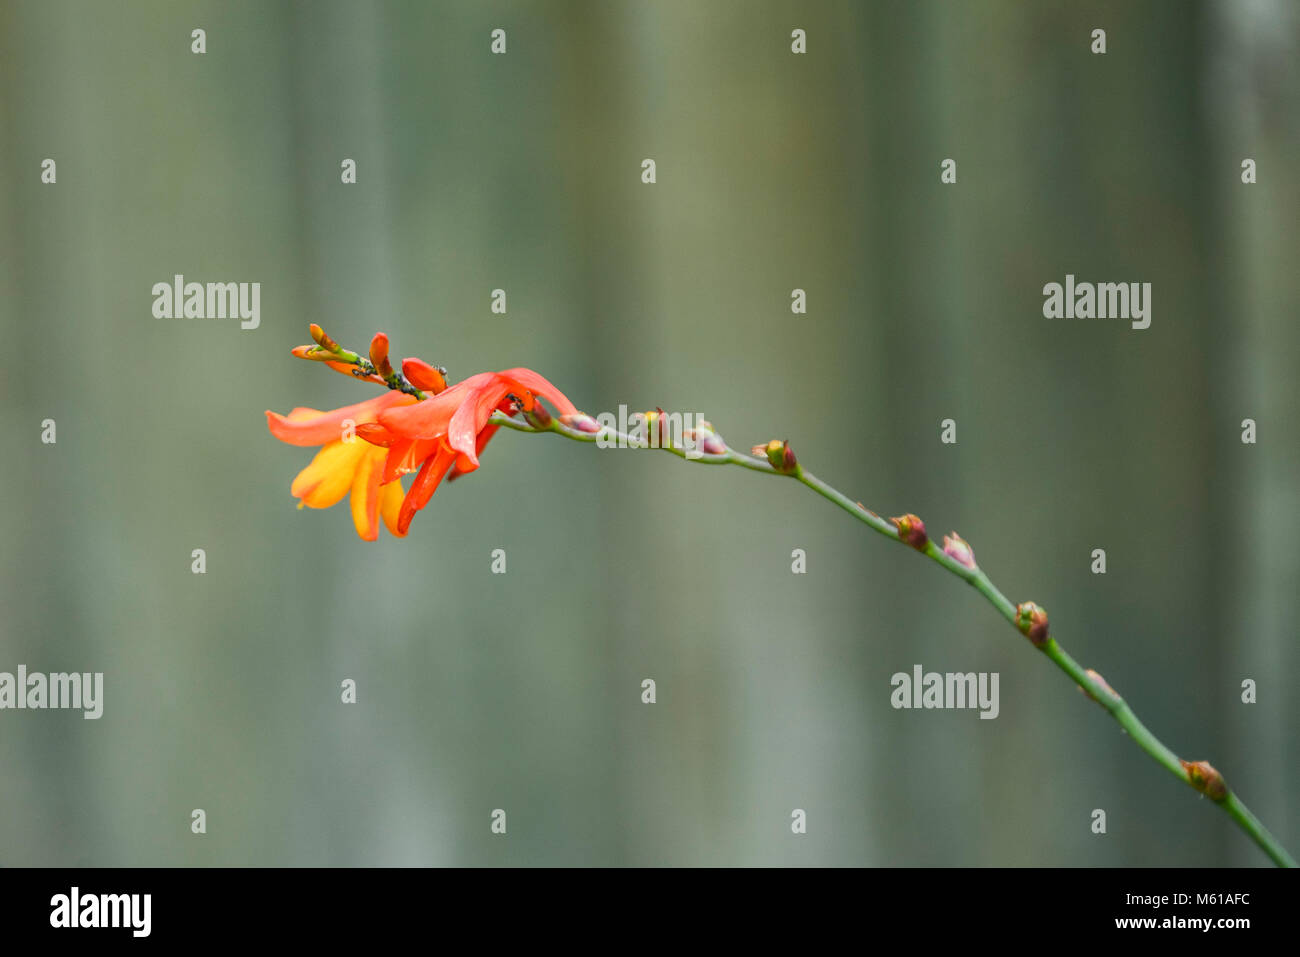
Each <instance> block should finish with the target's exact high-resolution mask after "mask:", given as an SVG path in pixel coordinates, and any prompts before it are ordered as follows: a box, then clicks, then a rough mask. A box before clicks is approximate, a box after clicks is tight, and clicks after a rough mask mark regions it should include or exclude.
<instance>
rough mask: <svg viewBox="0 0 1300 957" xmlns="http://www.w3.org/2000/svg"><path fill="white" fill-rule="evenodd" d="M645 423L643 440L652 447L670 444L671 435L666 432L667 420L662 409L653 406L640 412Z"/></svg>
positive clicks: (663, 447)
mask: <svg viewBox="0 0 1300 957" xmlns="http://www.w3.org/2000/svg"><path fill="white" fill-rule="evenodd" d="M641 421H642V422H644V423H645V441H646V443H647V444H648V445H649V446H650V448H652V449H666V448H669V447H671V446H672V436H670V435H669V434H668V422H667V420H665V418H664V410H663V409H659V408H655V409H652V410H651V411H649V412H642V413H641Z"/></svg>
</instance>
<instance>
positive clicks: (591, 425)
mask: <svg viewBox="0 0 1300 957" xmlns="http://www.w3.org/2000/svg"><path fill="white" fill-rule="evenodd" d="M560 423H561V424H562V425H564V426H566V427H567V428H570V429H573V430H574V431H575V432H585V433H586V434H587V435H595V434H596V433H597V432H599V431H600V423H599V422H597V421H596V420H595V419H593V418H592V417H591V416H589V415H588V414H587V413H586V412H574V413H572V414H571V415H562V416H560Z"/></svg>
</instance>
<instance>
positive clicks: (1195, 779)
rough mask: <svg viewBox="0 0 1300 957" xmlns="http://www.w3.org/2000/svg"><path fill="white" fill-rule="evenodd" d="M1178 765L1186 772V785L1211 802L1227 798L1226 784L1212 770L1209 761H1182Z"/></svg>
mask: <svg viewBox="0 0 1300 957" xmlns="http://www.w3.org/2000/svg"><path fill="white" fill-rule="evenodd" d="M1178 763H1179V764H1181V765H1182V766H1183V770H1184V771H1186V772H1187V783H1188V784H1190V785H1191V786H1192V787H1194V788H1196V790H1198V791H1200V792H1201V793H1202V794H1204V795H1205V796H1206V797H1207V798H1209V799H1210V800H1211V801H1222V800H1223V799H1224V798H1226V797H1227V796H1228V782H1227V781H1225V780H1223V775H1222V774H1220V773H1219V772H1218V771H1216V770H1215V769H1214V765H1212V764H1210V762H1209V761H1183V760H1182V759H1179V761H1178Z"/></svg>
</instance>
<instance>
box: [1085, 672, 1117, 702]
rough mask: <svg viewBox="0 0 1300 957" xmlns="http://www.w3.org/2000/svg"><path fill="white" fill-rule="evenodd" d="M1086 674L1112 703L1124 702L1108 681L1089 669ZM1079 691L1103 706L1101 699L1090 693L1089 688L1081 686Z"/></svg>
mask: <svg viewBox="0 0 1300 957" xmlns="http://www.w3.org/2000/svg"><path fill="white" fill-rule="evenodd" d="M1084 674H1086V675H1087V676H1088V677H1089V678H1091V679H1092V680H1093V683H1094V684H1095V685H1097V686H1098V687H1099V688H1100V689H1101V691H1102V694H1104V695H1106V696H1107V697H1109V698H1110V700H1111V701H1114V702H1116V703H1117V704H1118V703H1119V702H1120V701H1122V700H1123V699H1122V698H1121V697H1120V696H1119V692H1117V691H1116V690H1115V689H1114V688H1112V687H1111V686H1110V685H1109V684H1107V683H1106V679H1105V678H1103V677H1102V676H1101V675H1099V674H1097V672H1095V671H1093V670H1092V669H1091V668H1088V669H1087V670H1086V671H1085V672H1084ZM1079 690H1080V691H1082V692H1083V693H1084V694H1086V695H1087V696H1088V697H1089V698H1091V699H1092V700H1093V701H1096V702H1097V703H1098V704H1101V701H1100V699H1099V698H1098V697H1097V696H1096V695H1095V694H1093V693H1092V692H1091V691H1089V690H1088V689H1087V688H1085V687H1084V686H1083V685H1079Z"/></svg>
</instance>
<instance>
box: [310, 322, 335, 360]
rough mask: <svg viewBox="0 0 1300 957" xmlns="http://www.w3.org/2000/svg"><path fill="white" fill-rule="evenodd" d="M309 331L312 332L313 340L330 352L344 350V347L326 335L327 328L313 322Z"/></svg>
mask: <svg viewBox="0 0 1300 957" xmlns="http://www.w3.org/2000/svg"><path fill="white" fill-rule="evenodd" d="M307 331H308V332H310V333H311V338H312V341H313V342H315V343H316V344H317V345H318V346H320V347H321V348H322V349H328V350H329V351H330V352H333V353H335V354H337V353H339V352H342V351H343V347H342V346H340V345H339V344H338V343H337V342H335V341H334V340H333V339H331V338H330V337H329V336H328V335H326V334H325V330H324V329H322V328H321V327H320V326H318V325H316V323H314V322H313V323H312V324H311V325H309V326H308V327H307Z"/></svg>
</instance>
